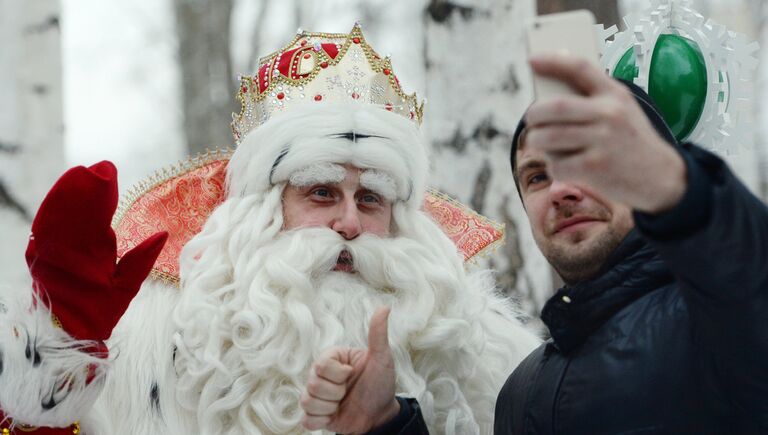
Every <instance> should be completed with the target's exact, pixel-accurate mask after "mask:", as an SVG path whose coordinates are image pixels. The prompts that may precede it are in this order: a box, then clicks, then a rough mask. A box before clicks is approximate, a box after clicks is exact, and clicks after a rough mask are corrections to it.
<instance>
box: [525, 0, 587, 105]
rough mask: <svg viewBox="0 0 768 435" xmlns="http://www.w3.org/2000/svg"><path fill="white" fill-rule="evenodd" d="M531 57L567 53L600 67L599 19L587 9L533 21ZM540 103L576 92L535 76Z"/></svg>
mask: <svg viewBox="0 0 768 435" xmlns="http://www.w3.org/2000/svg"><path fill="white" fill-rule="evenodd" d="M526 43H527V47H528V55H529V56H531V55H537V54H553V53H561V52H567V53H570V54H572V55H574V56H579V57H583V58H585V59H588V60H589V61H591V62H594V63H595V65H597V66H599V65H600V51H599V50H598V47H597V34H596V32H595V15H594V14H593V13H592V12H591V11H588V10H586V9H579V10H575V11H569V12H560V13H556V14H549V15H539V16H536V17H533V19H531V20H529V21H528V23H527V29H526ZM533 90H534V94H535V98H536V99H537V100H540V99H545V98H548V97H551V96H555V95H562V94H573V93H575V91H574V90H573V89H571V88H570V87H569V86H568V85H566V84H565V83H563V82H560V81H557V80H554V79H550V78H547V77H540V76H538V75H536V74H535V73H534V74H533Z"/></svg>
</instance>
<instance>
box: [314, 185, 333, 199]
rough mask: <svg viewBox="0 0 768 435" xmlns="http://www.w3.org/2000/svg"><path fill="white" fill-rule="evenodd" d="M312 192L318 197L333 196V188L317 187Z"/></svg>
mask: <svg viewBox="0 0 768 435" xmlns="http://www.w3.org/2000/svg"><path fill="white" fill-rule="evenodd" d="M311 194H312V196H314V197H318V198H330V197H331V196H332V193H331V190H330V189H328V188H327V187H316V188H314V189H312V191H311Z"/></svg>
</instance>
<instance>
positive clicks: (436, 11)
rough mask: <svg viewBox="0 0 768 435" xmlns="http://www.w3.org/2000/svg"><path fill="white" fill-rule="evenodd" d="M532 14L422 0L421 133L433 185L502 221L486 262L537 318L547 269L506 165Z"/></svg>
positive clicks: (526, 3) (519, 107) (516, 0)
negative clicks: (429, 147) (502, 240)
mask: <svg viewBox="0 0 768 435" xmlns="http://www.w3.org/2000/svg"><path fill="white" fill-rule="evenodd" d="M533 13H534V4H533V1H532V0H497V1H493V0H482V1H469V0H465V1H442V0H432V1H430V2H429V4H428V5H427V7H426V10H425V13H424V20H425V48H424V51H425V57H426V59H425V60H426V78H427V85H426V86H427V96H428V102H427V107H426V108H425V117H426V120H425V126H424V127H425V128H426V132H427V133H428V135H429V136H430V138H431V142H432V144H433V147H434V149H433V174H434V176H433V180H435V181H436V183H437V187H439V188H440V189H441V190H443V191H445V192H446V193H448V194H449V195H452V196H454V197H456V198H457V199H459V200H461V201H462V202H465V203H467V204H470V205H471V206H472V207H473V208H474V209H475V210H477V211H478V212H480V213H483V214H485V215H486V216H489V217H491V218H493V219H495V220H497V221H499V222H503V223H504V224H505V225H506V244H505V245H504V246H503V247H502V248H500V249H498V250H497V251H496V252H495V253H494V254H493V255H492V256H490V257H489V259H488V260H487V261H488V265H489V266H490V267H492V268H493V269H495V270H496V271H497V274H498V275H497V277H498V280H499V283H500V286H502V288H503V289H504V290H506V291H507V292H508V293H509V294H510V295H512V296H513V297H517V298H518V299H519V300H520V302H521V304H522V306H523V308H524V309H525V310H526V311H527V312H528V313H529V314H531V315H534V316H538V314H539V311H540V310H541V307H542V306H543V303H544V302H545V301H546V299H547V298H548V296H549V294H550V293H551V290H552V282H551V277H550V273H549V266H548V264H547V263H546V261H545V260H544V258H543V257H542V255H541V253H540V252H539V250H538V249H537V247H536V245H535V243H534V242H533V238H532V236H531V233H530V230H529V227H528V223H527V218H526V217H525V213H524V211H523V208H522V206H521V204H520V200H519V196H518V193H517V190H516V188H515V183H514V181H513V179H512V174H511V169H510V163H509V151H510V142H511V138H512V134H513V133H514V130H515V127H516V126H517V123H518V121H519V120H520V118H521V116H522V115H523V112H524V110H525V108H526V107H527V106H528V104H529V103H530V100H531V95H532V94H531V86H530V70H529V68H528V66H527V62H526V51H525V47H524V43H523V41H524V38H523V23H524V20H525V19H526V18H527V17H530V16H532V15H533Z"/></svg>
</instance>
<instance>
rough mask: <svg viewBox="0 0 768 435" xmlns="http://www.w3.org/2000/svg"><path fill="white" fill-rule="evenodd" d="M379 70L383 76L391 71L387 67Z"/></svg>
mask: <svg viewBox="0 0 768 435" xmlns="http://www.w3.org/2000/svg"><path fill="white" fill-rule="evenodd" d="M381 72H383V73H384V75H385V76H388V75H389V73H390V72H391V71H390V70H389V68H384V69H383V70H382V71H381Z"/></svg>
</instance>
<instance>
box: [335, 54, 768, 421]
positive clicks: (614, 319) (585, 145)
mask: <svg viewBox="0 0 768 435" xmlns="http://www.w3.org/2000/svg"><path fill="white" fill-rule="evenodd" d="M531 65H532V67H533V69H534V72H535V73H536V74H538V75H541V76H545V77H550V78H554V79H557V80H559V81H561V82H564V83H566V84H568V85H569V86H570V87H571V88H573V89H574V90H575V91H577V94H576V95H562V96H557V97H552V98H549V99H543V100H541V101H537V102H535V103H534V104H533V105H532V106H531V107H530V108H529V110H528V112H527V114H526V116H525V119H524V121H522V122H521V125H520V127H519V128H518V131H517V133H516V134H515V137H514V141H513V145H512V151H511V162H512V171H513V176H514V179H515V182H516V183H517V185H518V188H519V191H520V196H521V198H522V201H523V205H524V207H525V210H526V213H527V215H528V217H529V220H530V224H531V230H532V232H533V234H534V238H535V240H536V243H537V244H538V246H539V248H540V249H541V250H542V252H543V253H544V255H545V256H546V257H547V259H548V260H549V262H550V263H551V264H552V266H553V267H554V268H555V269H556V270H557V271H558V273H559V274H560V275H561V277H562V278H563V280H564V281H565V283H566V285H565V286H564V287H563V288H561V289H560V290H558V291H557V292H556V293H555V295H554V296H553V297H552V298H551V299H550V300H549V301H548V302H547V304H546V306H545V307H544V309H543V311H542V314H541V316H542V319H543V321H544V322H545V323H546V324H547V326H548V327H549V330H550V333H551V336H552V339H551V340H549V341H548V342H546V343H544V344H543V345H541V346H540V347H539V348H538V349H537V350H535V351H534V352H533V353H531V354H530V355H529V356H528V358H526V359H525V360H524V361H523V362H522V363H521V364H520V365H519V366H518V367H517V369H516V370H515V371H514V372H513V373H512V375H511V376H510V377H509V379H508V380H507V382H506V384H505V385H504V387H503V388H502V390H501V393H500V395H499V397H498V400H497V403H496V417H495V433H497V434H553V433H563V434H616V433H632V434H640V433H643V434H645V433H654V434H655V433H686V434H687V433H691V434H692V433H696V434H708V433H713V434H714V433H717V434H723V433H739V434H741V433H766V432H768V363H767V362H768V327H766V319H768V209H767V208H766V206H765V204H763V203H762V202H761V201H760V200H759V199H757V198H756V197H755V196H753V195H752V194H751V193H750V192H749V191H748V190H747V188H746V187H744V185H743V184H742V183H741V182H740V181H739V180H738V179H737V178H736V177H735V176H734V175H733V174H732V173H731V171H730V170H729V169H728V167H727V166H726V164H725V163H724V162H723V161H722V160H721V159H719V158H718V157H716V156H715V155H713V154H711V153H709V152H707V151H705V150H703V149H701V148H699V147H697V146H695V145H692V144H678V143H677V142H676V141H675V139H674V137H673V136H672V134H671V133H670V131H669V129H668V127H667V126H666V125H665V123H664V121H663V119H662V118H661V116H660V115H659V113H658V111H657V110H656V109H655V108H654V106H653V104H652V103H651V102H650V99H649V98H648V96H647V95H646V94H645V93H644V92H643V91H641V90H640V89H639V88H637V87H635V86H634V85H629V84H626V83H622V82H618V81H615V80H613V79H611V78H609V77H607V76H606V75H605V74H604V73H603V72H602V71H601V70H600V69H599V68H597V67H594V66H592V65H591V64H590V63H588V62H587V61H585V60H583V59H579V58H575V57H572V56H568V55H557V56H539V57H534V58H532V59H531ZM349 379H352V380H354V379H356V377H355V375H354V374H353V375H352V376H350V378H349ZM379 382H380V383H381V385H389V384H392V383H394V379H393V377H392V376H390V377H389V378H388V377H387V376H382V377H381V378H380V379H379ZM345 387H346V389H347V397H350V395H351V394H352V393H351V392H353V391H354V390H355V388H356V385H355V383H354V381H351V382H348V383H347V384H346V385H345ZM377 391H380V392H385V391H392V390H391V389H388V388H384V387H382V388H381V389H379V390H377ZM383 394H386V393H383ZM401 403H405V402H402V401H401ZM354 405H355V404H354V403H353V402H350V401H346V400H344V399H342V400H341V401H340V402H338V406H337V408H336V409H334V410H332V411H333V412H331V413H329V416H330V421H331V422H333V421H334V420H333V418H334V416H335V415H339V413H340V412H341V411H343V410H344V409H345V408H346V407H350V406H354ZM419 419H420V416H419V413H418V407H417V406H414V407H412V408H411V409H408V407H407V406H405V405H404V406H403V408H402V409H401V410H400V415H399V416H398V417H396V418H395V420H393V421H391V422H390V425H389V426H388V428H387V432H386V433H402V434H420V433H425V429H424V426H423V425H419V424H416V422H418V420H419ZM335 427H336V428H338V427H339V426H338V425H337V426H335Z"/></svg>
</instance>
